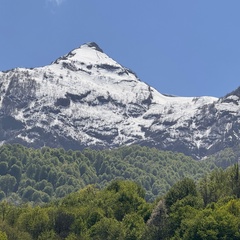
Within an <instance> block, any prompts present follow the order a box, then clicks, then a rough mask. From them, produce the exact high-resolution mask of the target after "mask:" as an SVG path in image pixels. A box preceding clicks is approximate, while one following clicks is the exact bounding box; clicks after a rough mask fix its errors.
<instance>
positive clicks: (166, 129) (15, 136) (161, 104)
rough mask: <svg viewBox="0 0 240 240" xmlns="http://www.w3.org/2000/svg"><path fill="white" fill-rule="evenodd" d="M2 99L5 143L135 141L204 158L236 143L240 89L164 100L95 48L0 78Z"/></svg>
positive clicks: (76, 145) (0, 135)
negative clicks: (221, 96)
mask: <svg viewBox="0 0 240 240" xmlns="http://www.w3.org/2000/svg"><path fill="white" fill-rule="evenodd" d="M0 96H1V99H0V141H1V143H4V142H7V143H13V142H18V143H22V144H24V145H27V146H32V147H42V146H44V145H47V146H50V147H64V148H65V149H81V148H84V147H94V148H105V147H115V146H120V145H125V144H132V143H138V144H141V145H148V146H155V147H158V148H159V149H168V150H173V151H180V152H183V153H185V154H188V155H192V156H194V157H196V158H201V157H204V156H206V155H207V154H209V153H214V152H216V151H218V150H220V149H221V148H223V147H227V146H231V145H233V144H235V143H236V142H238V139H239V138H238V136H239V130H238V129H239V105H238V104H239V90H236V91H234V92H233V93H231V94H229V95H227V96H226V97H224V98H221V99H218V98H214V97H198V98H194V97H172V96H166V95H162V94H160V93H159V92H157V91H156V90H155V89H154V88H152V87H150V86H149V85H147V84H146V83H144V82H142V81H140V80H139V79H138V78H137V76H136V75H135V74H134V73H133V72H132V71H130V70H129V69H127V68H125V67H123V66H121V65H120V64H118V63H117V62H116V61H114V60H113V59H111V58H110V57H108V56H107V55H106V54H105V53H104V52H103V51H102V50H101V49H100V48H99V46H97V44H95V43H88V44H84V45H82V46H81V47H80V48H77V49H75V50H73V51H71V52H70V53H68V54H67V55H65V56H63V57H60V58H59V59H57V60H56V61H55V62H53V63H52V64H51V65H48V66H44V67H39V68H34V69H25V68H17V69H13V70H10V71H7V72H0Z"/></svg>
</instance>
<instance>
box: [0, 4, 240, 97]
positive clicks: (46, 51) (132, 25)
mask: <svg viewBox="0 0 240 240" xmlns="http://www.w3.org/2000/svg"><path fill="white" fill-rule="evenodd" d="M0 4H1V5H0V6H1V14H0V70H1V71H2V70H8V69H11V68H15V67H37V66H43V65H47V64H49V63H50V62H52V61H54V60H55V59H56V58H58V57H60V56H61V55H63V54H66V53H68V52H69V51H71V50H72V49H74V48H77V47H79V46H80V45H81V44H83V43H86V42H91V41H94V42H96V43H97V44H98V45H99V46H100V47H101V48H102V49H103V50H104V52H105V53H107V54H108V55H109V56H110V57H112V58H113V59H114V60H116V61H118V62H119V63H120V64H122V65H124V66H126V67H128V68H130V69H132V70H133V71H134V72H136V73H137V75H138V77H139V78H140V79H141V80H142V81H144V82H146V83H148V84H149V85H151V86H153V87H154V88H156V89H157V90H158V91H160V92H161V93H168V94H174V95H179V96H203V95H209V96H216V97H221V96H224V95H225V94H227V93H229V92H231V91H233V90H234V89H236V88H237V87H238V86H240V84H239V82H240V81H239V80H240V14H239V12H240V1H239V0H231V1H225V0H224V1H223V0H211V1H209V0H181V1H179V0H151V1H146V0H141V1H139V0H128V1H127V0H121V1H117V0H114V1H113V0H102V1H99V0H21V1H20V0H0Z"/></svg>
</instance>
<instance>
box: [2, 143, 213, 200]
mask: <svg viewBox="0 0 240 240" xmlns="http://www.w3.org/2000/svg"><path fill="white" fill-rule="evenodd" d="M214 167H215V165H214V164H212V163H210V162H207V161H201V162H197V161H195V160H193V159H191V158H190V157H187V156H184V155H183V154H180V153H173V152H166V151H159V150H157V149H154V148H147V147H140V146H129V147H122V148H118V149H114V150H101V151H97V150H91V149H85V150H83V151H81V152H80V151H72V150H71V151H70V150H69V151H65V150H63V149H51V148H48V147H43V148H42V149H30V148H26V147H23V146H21V145H3V146H1V147H0V199H5V198H7V199H8V201H12V200H13V199H15V200H14V201H18V202H19V201H22V202H29V201H32V202H34V203H37V204H39V203H45V202H49V201H50V200H54V199H58V198H62V197H64V196H66V195H67V194H69V193H71V192H74V191H77V190H78V189H81V188H84V187H85V186H87V185H89V184H96V186H97V187H100V188H104V187H105V186H106V184H108V183H109V182H111V181H112V180H114V179H128V180H131V181H134V182H137V183H138V184H139V185H141V186H143V188H144V189H145V190H146V195H145V197H146V199H147V200H149V201H154V199H155V198H156V197H157V196H159V195H164V194H165V193H166V192H167V191H168V190H169V189H170V187H171V186H172V185H173V184H174V183H176V182H177V181H179V180H180V179H182V178H184V177H190V178H193V179H199V178H200V177H202V176H203V175H204V174H205V173H207V172H209V171H210V170H212V169H214ZM16 196H17V198H16Z"/></svg>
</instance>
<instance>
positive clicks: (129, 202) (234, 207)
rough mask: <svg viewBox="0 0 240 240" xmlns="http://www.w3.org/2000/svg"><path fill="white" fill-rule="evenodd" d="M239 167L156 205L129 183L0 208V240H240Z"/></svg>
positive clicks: (175, 189) (174, 190)
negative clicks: (48, 200)
mask: <svg viewBox="0 0 240 240" xmlns="http://www.w3.org/2000/svg"><path fill="white" fill-rule="evenodd" d="M239 178H240V177H239V166H238V164H235V165H234V166H232V167H229V168H227V169H226V170H222V169H216V170H213V171H212V172H211V173H208V174H207V175H205V176H204V177H203V178H201V179H200V180H199V181H197V182H195V181H194V180H192V179H190V178H183V179H182V180H180V181H178V182H177V183H175V184H174V185H173V186H172V187H171V188H170V189H169V190H168V191H167V193H166V194H164V195H163V196H161V197H159V198H157V199H156V200H155V201H154V202H148V201H146V199H145V190H144V189H143V188H142V187H141V186H140V185H139V184H137V183H135V182H133V181H130V180H113V181H112V182H111V183H109V184H108V185H107V186H106V187H104V188H103V189H99V188H96V186H95V185H88V186H86V187H84V188H82V189H80V190H78V191H76V192H73V193H70V194H68V195H66V196H65V197H63V198H61V199H58V200H55V201H51V202H49V203H45V204H41V205H32V204H29V203H25V204H21V205H18V206H16V205H14V204H12V203H8V202H7V201H6V200H3V201H2V202H1V203H0V239H2V240H7V239H9V240H10V239H16V240H18V239H19V240H23V239H25V240H32V239H33V240H35V239H36V240H46V239H52V240H61V239H67V240H78V239H80V240H81V239H82V240H83V239H84V240H91V239H96V240H105V239H106V240H116V239H119V240H143V239H148V240H158V239H166V240H177V239H178V240H179V239H180V240H181V239H182V240H196V239H197V240H198V239H199V240H200V239H240V232H239V229H240V199H239V197H240V179H239Z"/></svg>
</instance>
